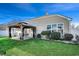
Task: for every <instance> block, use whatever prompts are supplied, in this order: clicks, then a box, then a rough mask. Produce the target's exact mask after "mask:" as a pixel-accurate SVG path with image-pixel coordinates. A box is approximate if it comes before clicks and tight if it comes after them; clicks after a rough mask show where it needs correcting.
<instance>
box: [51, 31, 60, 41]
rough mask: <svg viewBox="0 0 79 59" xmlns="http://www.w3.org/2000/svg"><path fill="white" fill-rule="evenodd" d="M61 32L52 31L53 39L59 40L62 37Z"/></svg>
mask: <svg viewBox="0 0 79 59" xmlns="http://www.w3.org/2000/svg"><path fill="white" fill-rule="evenodd" d="M60 36H61V35H60V33H59V32H52V33H51V39H55V40H59V39H60Z"/></svg>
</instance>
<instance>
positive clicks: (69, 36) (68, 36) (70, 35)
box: [64, 34, 73, 41]
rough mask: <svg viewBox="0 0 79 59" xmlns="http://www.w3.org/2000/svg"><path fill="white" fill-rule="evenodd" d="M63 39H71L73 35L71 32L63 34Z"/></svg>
mask: <svg viewBox="0 0 79 59" xmlns="http://www.w3.org/2000/svg"><path fill="white" fill-rule="evenodd" d="M64 39H65V40H68V41H70V40H72V39H73V35H72V34H65V35H64Z"/></svg>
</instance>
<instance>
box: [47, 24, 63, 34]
mask: <svg viewBox="0 0 79 59" xmlns="http://www.w3.org/2000/svg"><path fill="white" fill-rule="evenodd" d="M63 28H64V24H62V23H60V24H50V25H47V30H51V31H54V32H56V31H57V32H60V33H62V34H63Z"/></svg>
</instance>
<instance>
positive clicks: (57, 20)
mask: <svg viewBox="0 0 79 59" xmlns="http://www.w3.org/2000/svg"><path fill="white" fill-rule="evenodd" d="M28 22H29V23H37V24H38V25H37V26H36V28H37V33H41V32H42V31H45V30H47V25H49V24H61V23H62V24H64V28H63V30H64V33H69V26H70V22H69V20H68V19H66V18H64V17H60V16H58V15H52V16H51V15H50V16H43V17H40V18H37V19H32V20H30V21H28Z"/></svg>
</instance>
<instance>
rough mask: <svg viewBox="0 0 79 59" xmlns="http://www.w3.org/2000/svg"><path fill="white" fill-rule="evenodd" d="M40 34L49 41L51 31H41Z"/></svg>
mask: <svg viewBox="0 0 79 59" xmlns="http://www.w3.org/2000/svg"><path fill="white" fill-rule="evenodd" d="M41 34H42V35H46V36H47V37H46V38H48V39H49V38H50V35H51V31H42V32H41Z"/></svg>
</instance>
